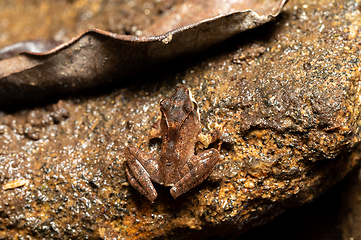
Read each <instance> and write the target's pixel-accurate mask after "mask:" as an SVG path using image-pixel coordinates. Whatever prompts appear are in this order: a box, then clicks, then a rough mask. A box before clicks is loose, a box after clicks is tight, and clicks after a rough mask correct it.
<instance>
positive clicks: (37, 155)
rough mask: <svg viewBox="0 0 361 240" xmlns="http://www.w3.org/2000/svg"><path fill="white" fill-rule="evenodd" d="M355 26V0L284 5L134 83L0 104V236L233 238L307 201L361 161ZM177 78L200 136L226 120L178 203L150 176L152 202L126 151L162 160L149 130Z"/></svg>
mask: <svg viewBox="0 0 361 240" xmlns="http://www.w3.org/2000/svg"><path fill="white" fill-rule="evenodd" d="M83 2H85V1H69V2H68V4H70V5H71V4H75V5H76V3H78V4H80V3H83ZM38 3H39V4H42V1H38ZM163 3H164V2H163ZM44 4H45V3H44ZM164 4H165V3H164ZM89 6H92V4H90V3H89ZM139 6H143V5H142V4H140V5H139ZM73 9H74V8H73ZM14 11H15V10H14ZM99 14H100V13H99ZM80 22H81V21H80ZM142 22H147V21H142ZM81 24H84V22H83V23H81ZM358 26H360V3H358V1H346V2H345V1H336V0H335V1H318V2H312V3H309V2H306V1H292V2H289V3H288V4H287V6H286V7H285V10H284V12H283V13H282V14H281V15H280V16H279V17H278V18H277V20H276V21H275V22H273V23H270V24H267V25H266V26H264V27H261V28H259V29H255V30H252V31H249V32H246V33H244V34H242V35H240V36H237V37H236V38H234V39H232V40H230V41H228V42H227V43H224V44H222V45H220V46H217V47H215V48H212V49H209V50H208V51H207V52H204V53H202V54H199V55H197V56H193V57H189V58H187V59H185V60H184V61H182V62H179V63H177V64H176V65H175V66H172V67H170V68H168V69H167V71H165V69H164V68H163V69H161V70H160V69H155V70H154V71H153V72H151V73H149V74H148V75H146V76H140V77H135V78H131V79H127V80H128V81H129V82H135V83H136V82H137V84H134V85H128V87H126V88H116V89H115V90H112V91H111V90H108V91H105V92H104V91H103V92H102V93H100V94H98V95H96V96H94V95H93V96H79V97H78V98H70V99H62V100H60V101H59V102H56V103H44V104H43V105H39V106H34V107H32V108H27V109H23V110H13V111H11V112H9V111H8V112H1V113H0V146H1V147H0V188H1V191H0V219H1V221H0V222H1V223H2V225H0V237H2V238H12V237H15V236H17V237H24V238H26V237H34V238H48V239H49V238H79V239H83V238H86V237H87V238H112V237H114V238H119V239H121V238H129V239H148V238H150V237H155V238H156V237H158V238H165V237H168V238H170V237H172V238H177V239H186V238H189V237H190V236H192V237H198V238H199V237H201V238H207V237H212V236H223V237H236V236H238V235H240V234H241V233H243V232H245V231H247V230H248V229H250V228H252V227H255V226H257V225H260V224H263V223H266V222H267V221H269V220H270V219H272V218H274V217H275V216H277V215H278V214H280V213H281V212H283V211H285V210H287V209H290V208H292V207H294V206H299V205H302V204H304V203H307V202H310V201H312V200H314V199H315V198H316V197H318V196H319V195H320V194H321V193H322V192H324V191H326V190H327V189H328V188H330V187H331V186H332V185H334V184H335V183H337V182H338V181H339V180H341V179H342V178H343V177H344V176H345V175H346V174H347V173H348V172H350V171H351V170H352V169H354V168H355V167H356V166H357V165H358V163H359V158H360V153H359V147H358V146H359V141H360V117H359V115H360V114H359V106H360V100H359V98H360V87H359V85H360V83H359V82H360V60H359V54H360V47H361V45H360V43H361V34H360V30H359V27H358ZM45 27H46V26H44V28H45ZM73 29H74V28H73ZM39 31H41V30H39ZM42 31H46V30H44V29H43V30H42ZM49 31H50V32H51V31H55V30H54V29H52V30H49ZM69 31H70V30H69ZM72 31H74V30H72ZM26 39H28V38H25V39H17V40H16V41H19V40H26ZM141 82H143V83H141ZM178 83H184V84H186V85H187V86H188V87H189V88H190V89H191V91H192V93H193V95H194V97H195V99H196V100H197V102H198V104H199V108H200V116H201V122H202V124H203V125H204V126H205V128H204V132H209V131H211V130H212V129H213V128H214V127H215V125H216V123H222V122H227V123H226V125H225V126H224V130H223V141H224V143H223V144H222V147H221V151H220V153H221V156H222V159H221V161H220V162H219V163H218V164H217V165H216V167H215V169H214V171H213V172H212V174H211V176H210V177H209V178H208V179H207V180H206V181H205V182H203V183H202V184H201V185H199V186H197V187H196V188H194V189H192V190H191V191H189V192H188V193H186V194H184V195H182V196H180V197H179V198H177V199H175V200H174V199H173V198H172V197H171V196H170V194H169V188H166V187H162V186H158V185H157V186H156V188H157V191H158V194H159V196H158V198H157V200H156V201H155V202H154V203H153V204H152V203H150V202H149V201H147V200H146V199H145V198H144V197H143V196H141V195H140V194H139V193H137V191H136V190H134V189H132V188H131V187H130V186H129V184H128V182H127V180H126V177H125V172H124V160H125V159H124V155H123V149H124V147H126V146H139V147H140V148H141V149H142V150H144V151H147V152H149V153H151V154H153V155H154V156H155V157H156V158H158V157H159V156H158V154H159V149H160V141H158V140H152V141H149V139H148V133H149V130H150V127H151V125H152V124H153V122H155V121H156V118H157V117H158V115H159V101H160V100H161V99H163V98H165V97H167V96H170V95H171V94H172V93H173V92H174V91H175V89H176V85H177V84H178ZM202 149H203V147H202V145H198V146H197V149H196V151H201V150H202ZM355 195H357V193H356V194H355ZM358 196H359V195H358ZM354 197H355V196H354ZM345 202H346V203H348V201H345ZM350 202H352V201H350ZM353 202H356V204H355V205H354V206H357V201H353ZM346 203H345V204H346ZM358 205H359V204H358ZM356 209H357V208H356ZM353 212H355V213H357V210H354V211H353ZM354 216H356V214H355V215H354ZM348 217H349V216H348ZM341 225H342V224H341ZM344 225H345V227H343V228H342V229H343V230H344V231H343V232H342V234H340V235H341V237H344V239H349V237H351V236H350V233H351V232H352V230H349V229H347V228H348V227H349V226H350V225H348V224H344ZM353 234H357V233H353Z"/></svg>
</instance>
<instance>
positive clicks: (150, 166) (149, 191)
mask: <svg viewBox="0 0 361 240" xmlns="http://www.w3.org/2000/svg"><path fill="white" fill-rule="evenodd" d="M124 153H125V157H126V164H125V171H126V174H127V178H128V181H129V183H130V184H131V185H132V186H133V187H134V188H135V189H137V190H138V192H140V193H141V194H142V195H144V196H145V197H146V198H148V199H149V200H150V201H151V202H153V201H154V200H155V199H156V198H157V191H156V190H155V188H154V186H153V183H152V181H151V180H153V181H155V182H158V162H157V161H156V160H155V159H153V158H152V157H151V156H150V155H149V154H148V153H146V152H144V151H142V150H140V149H139V148H137V147H127V148H125V152H124Z"/></svg>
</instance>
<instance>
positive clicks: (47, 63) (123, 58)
mask: <svg viewBox="0 0 361 240" xmlns="http://www.w3.org/2000/svg"><path fill="white" fill-rule="evenodd" d="M286 2H287V0H273V1H242V0H239V1H237V0H227V1H219V0H212V1H201V0H193V1H186V2H185V3H183V4H182V5H179V6H176V7H175V8H174V9H173V10H171V11H170V12H169V13H168V14H167V15H165V16H164V17H163V18H161V19H160V20H159V21H158V22H155V23H154V24H153V25H151V26H150V27H149V28H148V29H145V30H144V34H145V35H147V36H141V37H137V36H129V35H118V34H115V33H112V32H108V31H104V30H99V29H94V30H88V31H86V32H84V33H83V34H80V35H79V36H77V37H75V38H73V39H71V40H70V41H68V42H66V43H63V44H61V45H59V46H57V47H55V48H53V49H51V50H49V51H46V52H39V51H32V50H31V49H27V51H25V52H23V53H21V54H18V53H19V51H17V50H16V51H13V50H14V47H9V49H10V51H4V50H0V59H1V58H4V55H5V54H8V56H7V58H5V59H3V60H0V106H4V105H9V104H14V103H21V102H24V101H26V102H29V101H30V102H33V101H39V100H41V99H43V98H45V97H49V96H54V95H57V94H71V93H74V92H78V91H79V90H82V89H86V88H91V87H95V86H99V85H103V84H106V83H107V82H113V81H115V80H119V79H122V78H124V77H128V76H131V75H134V74H136V73H138V72H139V71H142V70H144V69H146V68H149V67H152V66H154V65H157V64H161V63H164V62H166V61H169V60H171V59H174V58H178V57H181V56H185V55H189V54H192V53H195V52H198V51H200V50H203V49H205V48H207V47H210V46H212V45H215V44H217V43H220V42H222V41H224V40H226V39H228V38H230V37H232V36H234V35H236V34H238V33H240V32H243V31H245V30H248V29H251V28H254V27H257V26H259V25H261V24H264V23H266V22H268V21H270V20H271V19H273V18H275V17H276V16H277V15H278V14H279V13H280V11H281V9H282V7H283V6H284V5H285V3H286ZM250 8H254V9H252V10H251V9H250ZM165 32H166V33H165ZM28 44H29V43H28ZM25 49H26V48H25ZM21 50H24V49H23V48H21ZM9 56H11V57H9ZM5 57H6V56H5Z"/></svg>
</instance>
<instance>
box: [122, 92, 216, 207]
mask: <svg viewBox="0 0 361 240" xmlns="http://www.w3.org/2000/svg"><path fill="white" fill-rule="evenodd" d="M159 105H160V116H159V117H158V120H157V121H156V122H155V123H154V124H153V126H152V127H151V130H150V134H149V139H153V138H159V137H161V138H162V144H161V147H160V155H159V156H160V157H159V159H155V158H154V157H152V156H151V155H150V154H149V153H147V152H145V151H143V150H141V149H139V148H138V147H135V146H129V147H126V148H125V150H124V154H125V158H126V161H125V173H126V176H127V179H128V182H129V184H130V185H131V186H132V187H133V188H134V189H136V190H137V191H138V192H139V193H141V194H142V195H144V196H145V197H146V198H147V199H148V200H149V201H151V202H154V200H155V199H156V198H157V196H158V193H157V191H156V189H155V187H154V185H153V183H152V182H155V183H158V184H160V185H164V186H167V187H171V189H170V194H171V195H172V196H173V198H174V199H175V198H177V197H179V196H180V195H182V194H184V193H186V192H188V191H189V190H190V189H192V188H194V187H196V186H197V185H199V184H201V183H202V182H203V181H204V180H205V179H206V178H207V177H208V176H209V175H210V174H211V172H212V171H213V168H214V167H215V165H216V164H217V163H218V161H219V160H220V153H219V150H218V149H216V148H209V149H206V150H203V151H202V152H200V153H198V154H195V147H196V144H197V143H198V142H201V143H202V144H203V145H204V147H205V148H208V146H209V144H211V143H214V142H216V141H217V140H219V139H220V136H221V133H220V130H219V129H215V130H213V131H212V132H210V133H209V134H203V133H202V124H201V121H200V115H199V109H198V105H197V103H196V101H195V99H194V98H193V96H192V93H191V91H190V90H189V88H188V87H187V86H185V85H181V86H179V87H178V88H177V91H176V92H175V93H174V94H173V95H172V96H171V97H168V98H165V99H163V100H161V102H160V104H159Z"/></svg>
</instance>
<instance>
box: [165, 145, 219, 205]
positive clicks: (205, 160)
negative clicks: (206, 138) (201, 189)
mask: <svg viewBox="0 0 361 240" xmlns="http://www.w3.org/2000/svg"><path fill="white" fill-rule="evenodd" d="M219 158H220V155H219V152H218V150H217V149H214V148H211V149H208V150H206V151H203V152H201V153H200V154H198V155H194V156H193V157H191V158H190V159H189V160H188V161H187V162H186V164H185V165H184V166H183V168H182V172H183V173H185V175H184V176H183V177H182V178H181V179H180V180H179V181H178V182H176V183H175V184H174V186H173V187H172V188H171V189H170V193H171V195H172V196H173V197H174V198H177V197H178V196H180V195H182V194H183V193H185V192H187V191H188V190H189V189H192V188H194V187H195V186H197V185H199V184H200V183H201V182H203V181H204V179H206V178H207V177H208V176H209V174H210V173H211V172H212V170H213V168H214V166H215V165H216V163H217V162H218V161H219Z"/></svg>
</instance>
